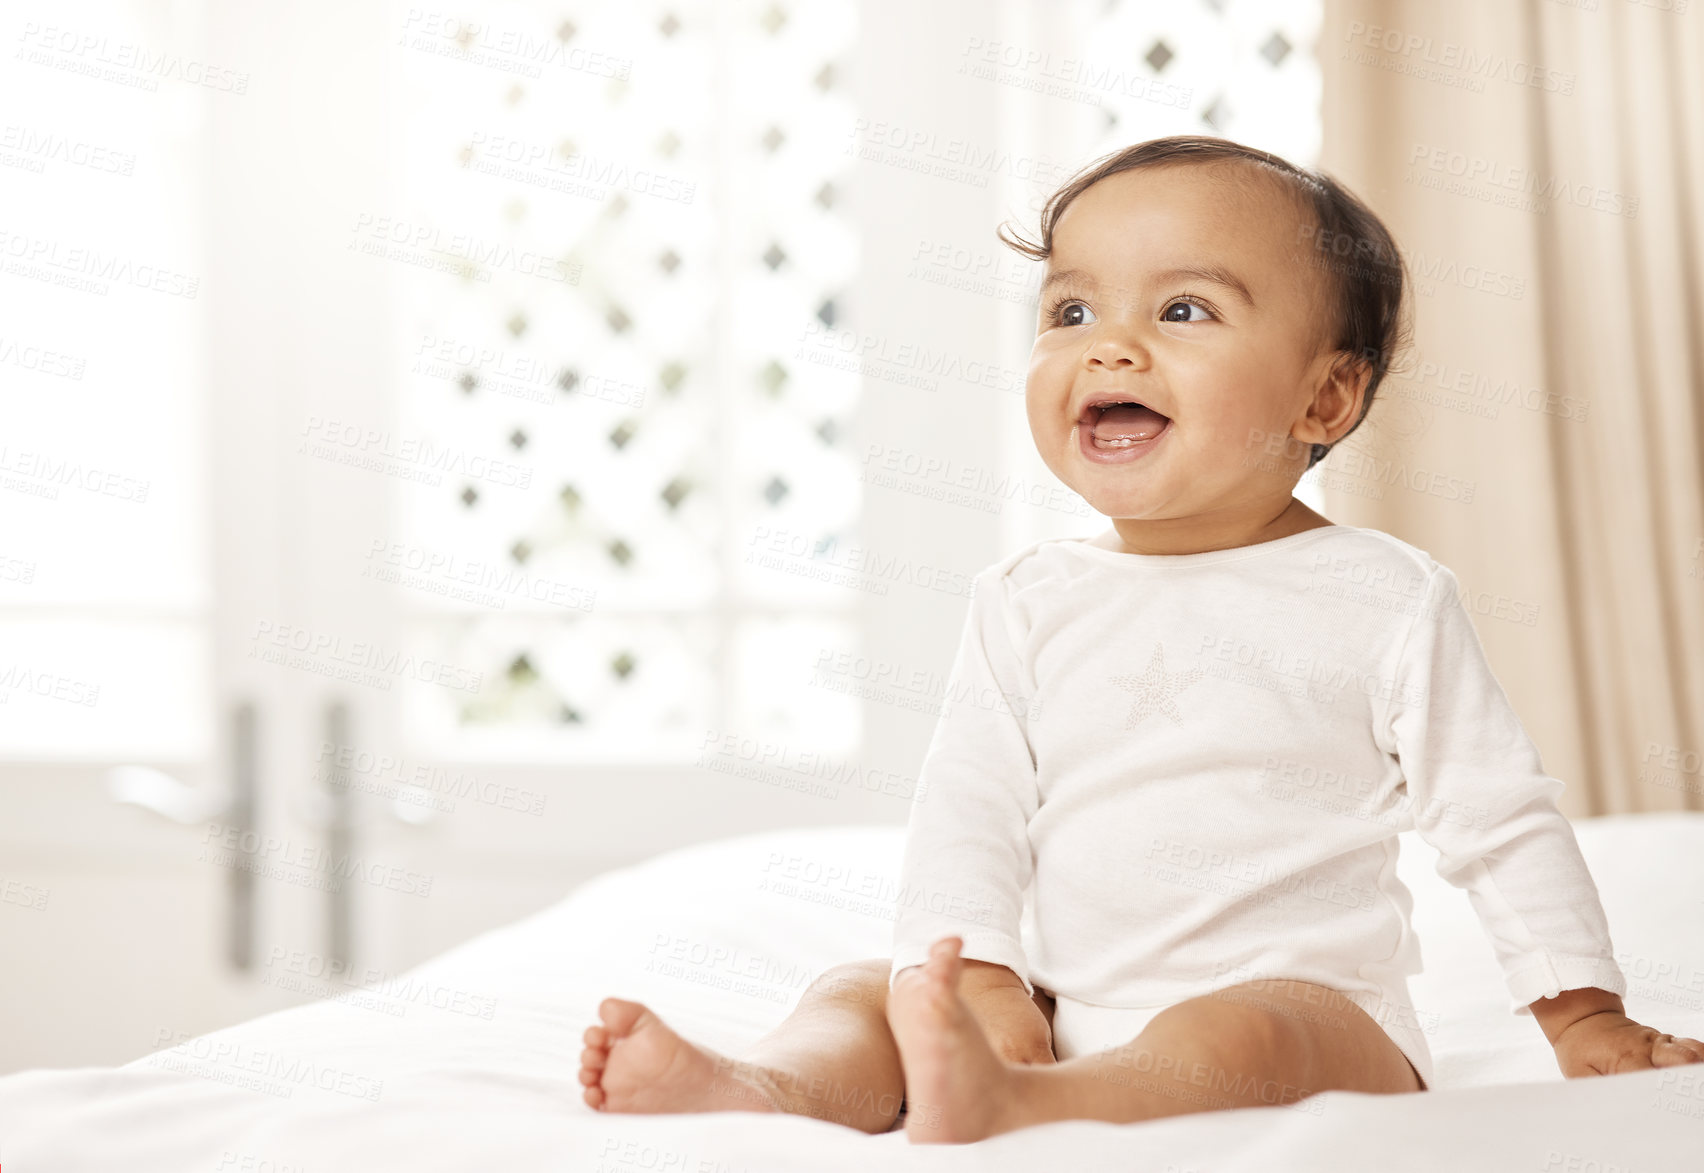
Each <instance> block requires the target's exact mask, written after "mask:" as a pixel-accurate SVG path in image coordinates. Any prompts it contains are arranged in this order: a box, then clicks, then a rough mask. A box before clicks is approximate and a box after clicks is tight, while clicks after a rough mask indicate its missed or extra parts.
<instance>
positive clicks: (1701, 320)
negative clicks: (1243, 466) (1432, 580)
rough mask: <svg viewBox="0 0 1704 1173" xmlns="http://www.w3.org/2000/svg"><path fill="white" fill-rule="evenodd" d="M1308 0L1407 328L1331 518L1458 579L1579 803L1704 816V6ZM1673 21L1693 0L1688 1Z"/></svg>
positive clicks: (1336, 474)
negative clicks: (1408, 290) (1390, 256)
mask: <svg viewBox="0 0 1704 1173" xmlns="http://www.w3.org/2000/svg"><path fill="white" fill-rule="evenodd" d="M1678 6H1679V7H1680V8H1682V9H1683V11H1679V12H1676V11H1675V10H1674V9H1675V8H1676V7H1677V0H1639V2H1634V0H1598V3H1597V4H1596V7H1595V8H1593V9H1588V8H1586V7H1584V6H1583V5H1579V4H1568V3H1563V2H1560V0H1496V2H1495V3H1485V2H1484V0H1325V9H1324V20H1323V23H1322V26H1321V33H1320V40H1319V46H1318V51H1319V55H1320V58H1321V64H1322V67H1323V72H1324V83H1325V85H1324V107H1323V110H1324V122H1325V133H1324V141H1323V149H1322V153H1321V159H1320V166H1321V167H1322V168H1323V169H1324V170H1326V171H1328V172H1330V173H1332V174H1334V175H1336V176H1338V177H1339V178H1341V179H1342V180H1343V181H1344V182H1346V183H1347V184H1349V186H1350V187H1351V188H1352V189H1353V190H1354V191H1356V192H1357V193H1359V194H1360V195H1361V196H1362V198H1364V199H1365V200H1366V201H1367V202H1368V203H1369V204H1370V205H1371V206H1372V207H1373V209H1374V210H1375V211H1376V212H1378V213H1379V215H1380V216H1381V217H1383V218H1384V219H1385V221H1386V223H1387V224H1389V226H1390V228H1391V230H1392V232H1393V233H1394V234H1395V235H1396V238H1397V241H1398V243H1399V245H1400V246H1401V248H1402V250H1403V253H1404V256H1405V259H1406V261H1407V263H1408V267H1409V272H1410V275H1411V277H1412V278H1413V281H1414V284H1413V289H1412V291H1413V292H1414V294H1415V296H1414V297H1413V300H1412V303H1411V305H1412V309H1413V322H1414V345H1413V347H1412V348H1410V350H1409V351H1408V352H1407V353H1406V355H1405V356H1404V357H1403V358H1402V359H1400V360H1399V362H1398V365H1397V367H1396V369H1395V370H1393V371H1392V372H1391V374H1390V375H1389V376H1387V378H1386V380H1385V383H1384V385H1383V386H1382V387H1381V388H1380V389H1379V392H1378V397H1377V399H1376V400H1375V402H1374V405H1373V407H1372V409H1371V412H1370V413H1369V415H1368V416H1367V418H1366V420H1365V421H1364V422H1363V423H1362V425H1361V427H1360V429H1359V430H1358V431H1357V432H1356V433H1355V434H1354V436H1352V437H1351V438H1350V439H1349V440H1348V441H1346V442H1344V443H1342V444H1339V445H1338V447H1337V449H1336V450H1334V451H1333V452H1332V454H1331V456H1330V457H1328V458H1327V460H1326V461H1325V462H1324V463H1323V464H1322V466H1321V470H1322V476H1321V480H1322V488H1323V491H1324V494H1325V501H1326V506H1327V510H1326V512H1327V516H1329V517H1330V518H1331V519H1332V520H1334V521H1339V522H1343V523H1346V524H1350V525H1363V526H1372V527H1374V528H1378V529H1383V530H1386V531H1388V532H1390V533H1392V534H1395V535H1396V536H1397V537H1400V538H1402V539H1403V540H1405V541H1408V542H1412V543H1413V544H1414V545H1416V546H1419V547H1421V548H1422V549H1425V550H1427V551H1428V552H1430V553H1431V554H1432V555H1433V556H1434V557H1436V558H1438V559H1439V560H1440V561H1442V562H1444V563H1445V564H1447V565H1448V566H1450V567H1451V568H1452V569H1453V570H1455V572H1456V574H1457V576H1458V577H1459V578H1460V580H1461V582H1462V584H1463V587H1464V591H1465V593H1464V596H1463V603H1464V605H1466V606H1468V608H1469V610H1470V611H1471V612H1472V613H1473V615H1474V622H1475V626H1476V629H1477V630H1478V632H1479V636H1480V640H1481V642H1482V643H1483V644H1484V645H1485V649H1486V654H1487V656H1488V657H1489V658H1490V661H1491V664H1492V667H1493V668H1494V669H1495V670H1496V672H1497V675H1498V678H1499V679H1500V680H1501V681H1502V683H1503V687H1504V689H1505V691H1506V692H1507V693H1508V694H1509V698H1510V701H1511V702H1512V703H1513V705H1514V707H1515V710H1516V711H1517V712H1518V713H1519V714H1520V716H1521V719H1522V721H1523V723H1524V724H1525V725H1526V727H1527V729H1528V731H1529V732H1530V733H1531V734H1532V736H1533V739H1534V741H1535V742H1536V743H1537V745H1538V747H1539V751H1540V753H1541V755H1542V756H1543V759H1544V764H1545V769H1546V770H1547V771H1549V772H1550V773H1551V774H1553V775H1555V776H1556V777H1558V778H1561V779H1562V780H1563V781H1564V782H1565V783H1567V790H1566V791H1565V793H1564V795H1563V798H1562V805H1563V809H1564V810H1565V811H1566V813H1568V814H1570V815H1574V816H1583V815H1596V814H1612V813H1621V812H1633V811H1658V810H1679V809H1690V810H1704V251H1701V250H1704V241H1701V239H1700V208H1699V200H1700V198H1704V80H1701V73H1704V27H1701V26H1704V11H1700V9H1704V4H1692V5H1687V4H1679V5H1678ZM1689 8H1690V9H1692V10H1691V11H1686V9H1689Z"/></svg>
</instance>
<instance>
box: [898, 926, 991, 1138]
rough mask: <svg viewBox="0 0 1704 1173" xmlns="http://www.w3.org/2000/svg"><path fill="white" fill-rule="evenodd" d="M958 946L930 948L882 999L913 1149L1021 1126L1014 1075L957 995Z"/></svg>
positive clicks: (951, 940)
mask: <svg viewBox="0 0 1704 1173" xmlns="http://www.w3.org/2000/svg"><path fill="white" fill-rule="evenodd" d="M963 947H964V941H963V940H962V939H961V938H959V937H947V938H944V939H942V940H940V941H937V942H935V945H934V947H933V948H932V949H931V950H930V952H929V960H928V961H927V962H925V963H924V964H923V965H921V966H919V967H917V968H916V969H914V970H908V971H907V972H905V973H902V974H901V975H900V976H899V978H898V979H897V980H896V981H895V983H894V987H893V992H892V993H890V994H889V995H888V1002H887V1015H888V1025H889V1026H890V1027H892V1029H893V1038H894V1042H895V1043H897V1044H898V1046H899V1058H900V1062H901V1063H902V1064H903V1065H904V1067H905V1100H906V1113H905V1132H906V1135H907V1136H908V1137H909V1138H910V1139H911V1141H912V1142H913V1143H917V1144H924V1143H947V1144H963V1143H966V1142H968V1141H974V1140H981V1139H983V1138H984V1137H988V1136H993V1135H995V1134H997V1133H1001V1132H1010V1131H1011V1130H1013V1129H1015V1128H1021V1127H1023V1125H1024V1123H1025V1121H1024V1120H1022V1119H1020V1118H1019V1116H1020V1113H1019V1111H1018V1109H1019V1108H1020V1107H1021V1101H1020V1097H1019V1096H1018V1095H1017V1094H1016V1079H1015V1077H1014V1074H1013V1071H1012V1070H1011V1069H1010V1068H1008V1067H1007V1065H1006V1064H1005V1062H1003V1061H1002V1060H1001V1058H1000V1057H999V1056H998V1055H997V1054H995V1053H994V1048H993V1047H992V1046H991V1045H990V1044H989V1042H988V1038H987V1036H985V1035H984V1034H983V1033H982V1028H981V1027H980V1026H978V1025H977V1023H976V1019H975V1018H974V1017H973V1016H972V1014H971V1012H970V1008H969V1007H968V1006H966V1005H965V1003H964V999H963V998H962V997H960V996H959V977H960V975H961V974H962V973H963V971H964V960H963V959H962V958H961V957H959V950H960V949H961V948H963Z"/></svg>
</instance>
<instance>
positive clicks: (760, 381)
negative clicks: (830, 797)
mask: <svg viewBox="0 0 1704 1173" xmlns="http://www.w3.org/2000/svg"><path fill="white" fill-rule="evenodd" d="M393 11H394V12H395V14H396V20H397V23H398V26H399V28H402V29H403V39H402V40H400V41H399V43H398V47H397V49H396V51H395V52H394V54H393V59H394V65H395V70H394V77H395V84H396V86H397V87H398V91H397V93H396V95H395V96H396V99H397V102H398V108H399V109H404V110H410V111H412V113H411V116H410V117H409V118H408V120H407V121H406V123H404V124H402V125H399V126H398V128H397V132H396V142H395V144H394V149H395V152H396V156H397V163H398V166H399V168H400V171H401V174H402V176H403V178H402V180H401V184H400V187H399V189H398V190H397V191H396V192H395V193H394V200H393V205H394V207H393V208H392V209H390V210H389V211H390V214H391V215H393V216H394V217H395V218H397V219H398V220H400V221H403V222H405V223H406V224H407V225H408V229H407V232H416V233H420V234H421V237H420V238H421V239H422V240H424V241H426V242H427V243H428V245H429V246H430V249H431V250H434V251H433V252H432V255H431V256H422V257H420V258H417V260H416V262H415V263H417V264H419V265H420V266H421V267H419V268H418V269H416V271H415V275H413V276H411V277H409V278H407V279H406V281H405V282H404V290H405V292H404V295H403V298H402V304H403V312H402V314H401V320H400V321H399V325H398V330H399V336H398V339H397V347H398V361H399V362H401V363H402V364H404V366H405V369H406V370H407V374H406V375H405V377H404V379H403V381H402V390H401V398H402V402H401V403H400V405H399V410H398V420H399V425H398V430H399V432H400V434H401V435H403V436H405V437H409V438H415V439H419V440H423V441H426V442H428V443H430V444H432V445H434V446H439V447H443V446H447V447H448V448H450V449H451V450H453V451H456V452H458V453H462V454H465V455H466V456H467V457H468V458H469V459H470V460H471V458H473V457H482V458H485V459H486V460H488V461H502V462H505V463H504V464H503V465H497V464H487V465H484V466H482V468H483V469H484V476H483V477H468V476H446V477H445V478H444V479H443V482H442V483H441V484H438V485H407V486H403V487H400V488H399V490H398V491H399V492H400V493H401V494H402V496H403V499H404V505H403V509H402V515H403V518H404V524H405V527H406V538H405V540H406V542H407V543H408V544H409V546H410V548H411V549H413V550H418V551H420V557H430V556H431V555H433V554H436V553H444V554H451V555H454V556H455V557H457V558H461V559H463V560H465V561H466V562H469V563H472V562H481V563H484V564H485V565H486V566H487V567H488V568H489V569H488V571H486V572H485V573H486V574H487V575H489V576H498V577H493V578H488V579H487V581H491V582H497V583H500V584H503V586H504V589H503V590H502V591H498V592H493V591H487V592H486V593H485V595H486V597H483V598H480V599H475V600H471V601H470V600H461V599H456V598H445V597H436V596H432V595H431V594H430V593H428V592H424V591H414V592H403V593H402V594H399V598H403V597H404V596H406V601H405V603H404V605H405V606H406V607H407V609H408V615H409V629H410V632H411V634H410V637H409V638H410V644H411V649H412V650H415V651H416V652H417V653H418V654H421V655H425V656H433V657H435V658H438V659H440V660H442V661H443V662H445V663H448V664H451V665H455V666H457V667H458V668H461V669H465V670H467V671H470V672H479V673H482V674H483V681H482V685H481V687H480V688H479V691H478V692H477V693H467V692H458V691H456V690H453V689H443V688H415V689H411V690H410V691H409V694H408V701H407V704H408V712H407V720H408V724H409V729H410V733H411V736H412V738H413V739H414V740H415V741H416V742H417V743H421V744H426V745H430V746H434V747H437V748H443V749H446V750H450V751H452V752H465V753H469V754H478V755H483V756H487V757H506V758H523V759H525V758H544V759H556V760H584V761H611V760H623V759H627V760H642V761H665V760H685V759H687V758H689V757H690V756H692V755H694V754H696V753H697V752H698V751H699V748H700V747H701V746H702V745H703V744H704V743H705V741H706V738H707V736H708V734H709V731H712V730H714V731H720V732H723V733H727V732H733V733H738V734H741V735H745V736H751V737H768V738H796V739H798V740H800V741H801V742H803V743H807V744H810V745H811V746H813V747H814V748H818V749H821V750H824V751H829V752H832V751H835V750H846V749H849V748H850V747H852V746H854V745H855V744H856V742H857V739H858V737H859V717H858V712H857V708H856V704H855V702H854V701H853V700H852V699H851V698H848V697H845V696H842V695H839V694H835V693H831V692H825V691H823V690H818V689H811V688H806V687H801V683H802V682H804V681H805V680H807V679H808V678H809V676H810V662H811V659H812V657H813V655H814V650H815V649H820V648H823V647H843V646H847V645H848V644H849V643H851V642H853V638H854V637H853V627H852V623H851V620H850V616H851V614H852V611H853V607H854V605H855V603H854V600H853V598H851V597H850V596H849V592H847V591H846V590H845V589H844V588H841V587H837V586H834V585H832V584H827V583H823V582H821V581H818V580H816V579H813V578H810V577H805V576H801V575H792V574H778V573H774V572H758V573H754V572H753V570H752V568H750V567H747V566H746V565H744V563H743V556H744V552H745V550H746V549H747V548H748V546H749V544H750V542H751V540H752V538H753V535H754V534H756V533H760V532H763V530H764V529H765V527H767V529H768V531H769V532H780V531H790V532H798V533H807V534H811V535H821V534H825V533H829V534H836V533H845V532H849V531H850V529H851V528H852V527H853V525H854V524H855V522H856V519H857V516H858V512H859V504H860V495H859V482H858V481H857V477H856V471H855V467H854V464H853V461H852V458H851V456H850V455H849V453H848V451H847V447H846V446H847V444H848V442H849V439H848V436H849V432H850V430H851V422H852V421H851V416H852V412H853V409H854V407H855V405H856V398H857V394H858V381H857V376H856V375H855V374H852V373H847V372H840V371H835V370H831V369H826V368H823V367H821V366H812V365H809V364H804V363H795V362H794V361H793V360H792V357H791V356H792V354H793V352H794V351H795V350H796V348H797V344H798V340H799V338H800V336H801V335H802V334H803V332H804V331H805V330H806V329H807V328H808V327H809V326H810V324H811V323H812V322H813V321H814V322H817V323H827V324H832V323H833V322H834V321H835V320H836V319H837V318H838V317H843V316H844V313H845V292H846V290H847V289H848V288H849V287H850V285H851V281H852V277H853V274H854V272H855V269H856V265H857V259H858V249H857V239H856V236H855V233H854V232H853V229H852V226H851V224H850V222H849V220H848V219H847V218H846V217H844V216H843V214H842V211H843V209H844V207H845V176H846V174H847V165H848V164H847V160H846V159H845V157H844V155H843V154H841V153H840V150H839V148H840V146H841V145H842V144H843V143H844V142H845V140H846V135H847V132H848V129H849V127H850V125H851V119H852V118H853V113H854V107H853V100H852V97H851V94H850V91H849V88H848V83H847V79H846V76H845V74H846V70H847V68H848V65H849V61H850V49H851V47H852V45H853V43H854V39H855V37H856V31H857V30H856V4H855V3H853V2H852V0H811V2H810V3H803V2H795V3H790V4H783V3H774V2H769V0H761V2H760V0H688V2H683V3H645V2H636V0H635V2H626V3H622V4H619V5H615V4H594V3H580V4H572V5H561V4H545V3H541V2H537V0H532V2H525V3H512V4H482V5H480V6H479V7H478V9H477V12H476V13H474V12H472V11H470V13H469V18H470V19H472V20H477V21H478V22H479V24H480V25H481V26H483V27H482V28H479V29H472V28H469V27H463V28H457V27H456V26H455V24H454V22H453V21H449V20H445V21H443V22H442V23H440V24H439V25H438V27H437V28H436V29H435V30H431V31H430V32H429V33H428V35H426V36H425V37H424V39H422V38H419V37H417V38H415V39H413V40H410V39H409V32H410V29H411V28H412V29H413V30H414V31H416V32H424V31H426V30H423V29H422V28H421V26H420V22H419V21H418V20H415V21H414V22H413V24H412V25H410V23H409V22H410V17H409V16H408V13H409V12H410V11H411V9H409V8H408V7H406V6H401V5H398V6H396V7H395V8H394V10H393ZM412 11H418V10H412ZM458 234H460V236H461V238H462V240H461V241H460V243H458V242H457V240H456V237H457V235H458ZM505 246H507V247H509V248H512V249H514V250H517V251H516V252H515V253H514V254H513V255H512V257H509V258H505V257H503V256H502V254H493V255H492V256H491V257H490V258H489V261H490V263H484V264H478V263H475V264H473V265H466V264H460V265H459V267H460V268H461V269H463V270H467V272H464V273H463V274H462V275H457V274H456V273H455V272H453V271H450V272H446V271H433V270H432V269H430V268H427V267H425V266H426V265H428V264H432V263H441V264H442V265H443V266H444V267H447V268H449V269H451V270H454V269H456V268H458V260H457V258H458V257H459V258H461V259H462V260H466V259H467V258H469V257H470V256H471V255H472V254H473V253H476V252H478V251H479V250H480V249H500V248H502V247H505ZM476 262H477V258H476ZM505 262H506V263H505ZM470 467H471V466H470ZM522 480H529V481H530V483H527V484H525V485H524V486H523V485H521V484H519V483H516V482H520V481H522ZM505 482H510V483H505ZM469 573H473V572H469ZM516 576H525V579H526V581H527V583H528V584H529V585H528V587H527V588H526V589H525V590H524V591H519V592H517V591H515V590H514V589H513V584H514V583H515V582H517V581H519V579H518V578H517V577H516ZM476 581H479V579H478V577H477V575H476ZM535 590H536V591H537V592H538V593H539V594H542V595H543V596H544V598H545V601H544V602H536V601H532V600H530V599H529V598H528V597H527V596H529V595H531V594H533V593H534V591H535ZM492 594H498V595H500V597H502V598H503V599H504V605H503V606H502V607H500V608H499V607H498V606H496V605H494V604H493V602H492V601H491V598H490V596H491V595H492ZM576 604H579V605H581V606H586V607H589V609H576Z"/></svg>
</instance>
